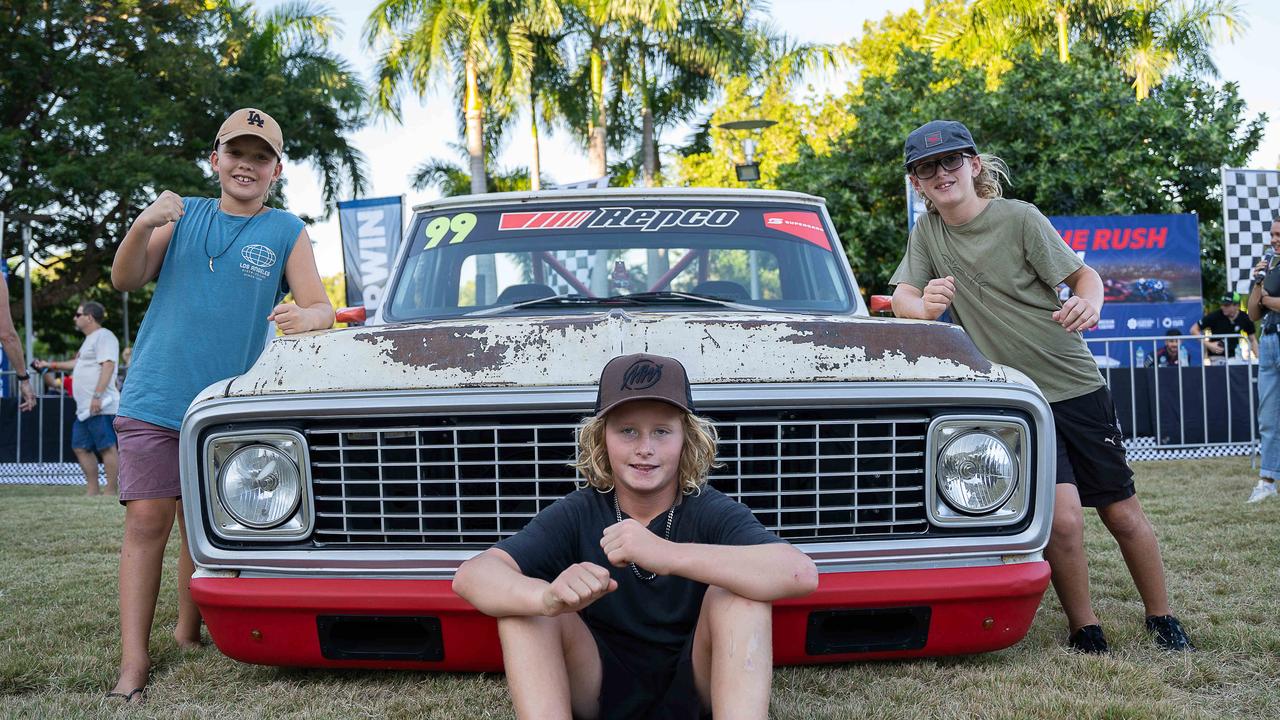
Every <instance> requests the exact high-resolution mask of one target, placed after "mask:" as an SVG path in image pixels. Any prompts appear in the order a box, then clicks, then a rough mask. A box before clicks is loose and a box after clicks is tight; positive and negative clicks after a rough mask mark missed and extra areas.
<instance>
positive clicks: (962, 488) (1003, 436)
mask: <svg viewBox="0 0 1280 720" xmlns="http://www.w3.org/2000/svg"><path fill="white" fill-rule="evenodd" d="M1033 449H1034V448H1033V446H1032V435H1031V426H1030V425H1029V424H1028V423H1027V421H1026V420H1024V419H1023V418H1021V417H1017V416H1013V415H959V414H957V415H940V416H938V417H936V418H934V420H933V422H931V423H930V424H929V435H928V441H927V442H926V453H927V456H928V458H929V461H928V466H927V467H928V468H929V477H928V482H926V484H925V509H926V511H927V513H928V517H929V522H930V523H932V524H934V525H939V526H944V527H962V526H968V527H972V526H992V525H1011V524H1014V523H1017V522H1019V521H1021V520H1022V519H1023V518H1025V517H1026V515H1027V513H1028V512H1029V510H1030V505H1031V500H1032V486H1033V483H1032V478H1031V471H1032V451H1033Z"/></svg>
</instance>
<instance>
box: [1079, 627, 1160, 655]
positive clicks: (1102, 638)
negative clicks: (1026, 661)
mask: <svg viewBox="0 0 1280 720" xmlns="http://www.w3.org/2000/svg"><path fill="white" fill-rule="evenodd" d="M1148 622H1150V621H1148ZM1175 622H1176V621H1175ZM1067 645H1069V646H1070V647H1071V649H1072V650H1074V651H1076V652H1081V653H1088V654H1090V655H1106V654H1107V653H1109V652H1111V650H1110V648H1108V647H1107V636H1106V635H1103V634H1102V626H1101V625H1085V626H1084V627H1082V628H1080V629H1079V630H1076V631H1075V632H1073V633H1071V635H1070V636H1069V637H1067Z"/></svg>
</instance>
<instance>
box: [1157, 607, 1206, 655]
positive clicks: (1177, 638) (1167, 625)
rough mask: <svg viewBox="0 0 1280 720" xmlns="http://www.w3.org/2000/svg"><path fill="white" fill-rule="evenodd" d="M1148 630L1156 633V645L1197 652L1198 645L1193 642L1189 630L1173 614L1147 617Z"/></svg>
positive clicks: (1175, 650) (1163, 648)
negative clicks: (1188, 633) (1188, 634)
mask: <svg viewBox="0 0 1280 720" xmlns="http://www.w3.org/2000/svg"><path fill="white" fill-rule="evenodd" d="M1147 632H1149V633H1151V634H1152V635H1155V638H1156V645H1159V646H1160V649H1162V650H1168V651H1170V652H1195V649H1196V646H1195V645H1192V644H1191V638H1189V637H1187V631H1186V630H1183V629H1182V623H1180V622H1178V618H1176V617H1174V616H1172V615H1152V616H1150V617H1148V618H1147Z"/></svg>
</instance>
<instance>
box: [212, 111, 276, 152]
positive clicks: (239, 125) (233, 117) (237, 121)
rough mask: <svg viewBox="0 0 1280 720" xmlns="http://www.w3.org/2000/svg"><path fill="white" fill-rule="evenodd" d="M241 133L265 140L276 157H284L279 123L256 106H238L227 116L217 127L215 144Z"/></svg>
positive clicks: (236, 136) (238, 135)
mask: <svg viewBox="0 0 1280 720" xmlns="http://www.w3.org/2000/svg"><path fill="white" fill-rule="evenodd" d="M241 135H253V136H255V137H260V138H262V139H263V140H266V141H267V144H268V145H270V146H271V149H272V150H275V151H276V157H278V158H282V157H284V135H283V134H282V133H281V132H280V123H277V122H276V121H275V118H273V117H271V116H270V115H268V114H266V113H264V112H262V111H261V110H259V109H257V108H240V109H239V110H237V111H235V112H233V113H231V114H230V115H228V116H227V119H226V120H224V121H223V122H222V127H220V128H218V137H217V138H216V141H217V144H219V145H221V144H222V143H224V142H226V141H228V140H230V139H232V138H238V137H240V136H241Z"/></svg>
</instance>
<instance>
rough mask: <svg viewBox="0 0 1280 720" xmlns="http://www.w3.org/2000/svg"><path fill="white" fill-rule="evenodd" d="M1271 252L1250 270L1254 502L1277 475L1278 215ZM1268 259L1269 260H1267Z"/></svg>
mask: <svg viewBox="0 0 1280 720" xmlns="http://www.w3.org/2000/svg"><path fill="white" fill-rule="evenodd" d="M1271 251H1272V256H1271V258H1269V259H1263V260H1262V262H1259V263H1258V266H1257V267H1256V268H1254V270H1253V277H1254V281H1253V287H1252V288H1251V289H1250V290H1249V301H1248V307H1249V317H1250V319H1253V320H1257V321H1258V322H1259V323H1260V329H1259V331H1258V337H1259V339H1258V435H1259V436H1260V437H1261V440H1262V442H1261V445H1260V447H1259V449H1260V451H1261V454H1262V459H1261V461H1260V462H1259V463H1258V475H1259V478H1258V484H1257V485H1255V486H1254V488H1253V492H1251V493H1249V500H1248V502H1251V503H1256V502H1261V501H1263V500H1266V499H1267V498H1269V497H1275V495H1276V479H1277V478H1280V433H1278V432H1277V425H1280V268H1277V267H1271V265H1272V264H1274V263H1275V262H1276V261H1277V260H1280V217H1276V218H1275V219H1274V220H1272V221H1271ZM1268 260H1269V261H1270V262H1268Z"/></svg>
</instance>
